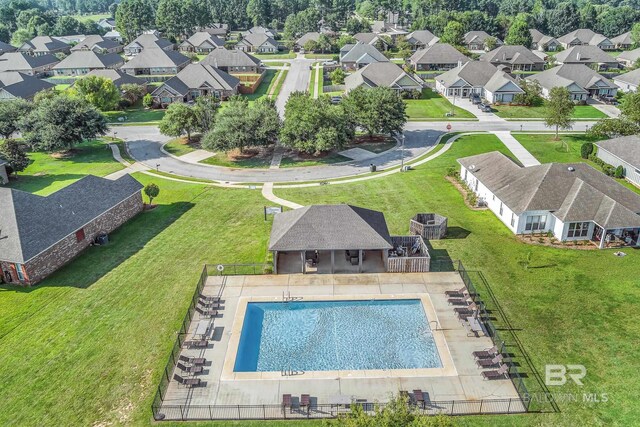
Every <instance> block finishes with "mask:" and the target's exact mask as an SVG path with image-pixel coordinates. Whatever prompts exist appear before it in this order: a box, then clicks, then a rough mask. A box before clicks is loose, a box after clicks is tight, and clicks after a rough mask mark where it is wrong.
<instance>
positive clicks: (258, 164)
mask: <svg viewBox="0 0 640 427" xmlns="http://www.w3.org/2000/svg"><path fill="white" fill-rule="evenodd" d="M234 154H236V153H235V152H234V153H232V152H228V153H225V152H217V153H216V155H215V156H212V157H209V158H206V159H204V160H202V161H200V163H204V164H206V165H213V166H224V167H227V168H268V167H269V165H270V164H271V156H249V155H247V156H246V157H240V158H238V157H236V156H235V155H234Z"/></svg>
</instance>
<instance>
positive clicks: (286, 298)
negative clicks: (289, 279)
mask: <svg viewBox="0 0 640 427" xmlns="http://www.w3.org/2000/svg"><path fill="white" fill-rule="evenodd" d="M292 299H293V298H291V291H287V292H286V293H285V292H284V291H282V302H289V301H291V300H292Z"/></svg>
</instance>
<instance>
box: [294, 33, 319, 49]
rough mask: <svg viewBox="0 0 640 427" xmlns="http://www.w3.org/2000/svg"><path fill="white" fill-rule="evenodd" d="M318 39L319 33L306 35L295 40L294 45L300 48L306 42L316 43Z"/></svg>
mask: <svg viewBox="0 0 640 427" xmlns="http://www.w3.org/2000/svg"><path fill="white" fill-rule="evenodd" d="M319 38H320V33H318V32H311V33H306V34H304V35H303V36H302V37H300V38H299V39H298V40H296V44H297V45H298V46H300V47H304V44H305V43H306V42H308V41H310V40H313V41H314V42H317V41H318V39H319Z"/></svg>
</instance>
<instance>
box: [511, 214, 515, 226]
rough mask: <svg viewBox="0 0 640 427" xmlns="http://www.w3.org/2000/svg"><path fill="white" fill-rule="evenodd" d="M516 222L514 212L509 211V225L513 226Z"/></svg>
mask: <svg viewBox="0 0 640 427" xmlns="http://www.w3.org/2000/svg"><path fill="white" fill-rule="evenodd" d="M515 223H516V214H514V213H513V212H511V226H512V227H513V226H514V225H515Z"/></svg>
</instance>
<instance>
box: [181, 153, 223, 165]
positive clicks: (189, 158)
mask: <svg viewBox="0 0 640 427" xmlns="http://www.w3.org/2000/svg"><path fill="white" fill-rule="evenodd" d="M215 155H216V153H212V152H211V151H207V150H195V151H192V152H190V153H187V154H184V155H182V156H178V158H179V159H180V160H182V161H183V162H189V163H200V162H201V161H202V160H204V159H208V158H209V157H212V156H215Z"/></svg>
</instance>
